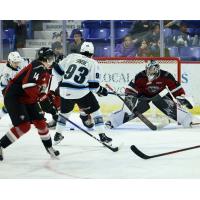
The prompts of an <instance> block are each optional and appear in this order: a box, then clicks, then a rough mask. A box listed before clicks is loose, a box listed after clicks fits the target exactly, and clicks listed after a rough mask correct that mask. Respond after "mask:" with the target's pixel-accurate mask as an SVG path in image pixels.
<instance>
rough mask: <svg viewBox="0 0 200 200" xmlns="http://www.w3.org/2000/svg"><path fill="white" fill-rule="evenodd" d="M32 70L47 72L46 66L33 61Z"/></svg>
mask: <svg viewBox="0 0 200 200" xmlns="http://www.w3.org/2000/svg"><path fill="white" fill-rule="evenodd" d="M31 64H32V69H33V71H34V72H40V73H41V72H44V71H46V68H45V66H44V65H42V64H41V63H40V62H38V61H33V62H32V63H31Z"/></svg>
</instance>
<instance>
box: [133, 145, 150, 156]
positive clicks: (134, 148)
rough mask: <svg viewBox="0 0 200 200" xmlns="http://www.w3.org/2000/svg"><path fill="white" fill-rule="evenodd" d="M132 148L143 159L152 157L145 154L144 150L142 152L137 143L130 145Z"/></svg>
mask: <svg viewBox="0 0 200 200" xmlns="http://www.w3.org/2000/svg"><path fill="white" fill-rule="evenodd" d="M130 149H131V151H133V153H135V154H136V155H137V156H139V157H140V158H142V159H145V160H147V159H150V158H151V156H148V155H146V154H144V153H143V152H141V151H140V150H139V149H138V148H137V147H136V146H135V145H132V146H131V147H130Z"/></svg>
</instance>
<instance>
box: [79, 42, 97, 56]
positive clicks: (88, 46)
mask: <svg viewBox="0 0 200 200" xmlns="http://www.w3.org/2000/svg"><path fill="white" fill-rule="evenodd" d="M80 53H82V54H88V55H93V54H94V45H93V43H92V42H83V44H82V45H81V49H80Z"/></svg>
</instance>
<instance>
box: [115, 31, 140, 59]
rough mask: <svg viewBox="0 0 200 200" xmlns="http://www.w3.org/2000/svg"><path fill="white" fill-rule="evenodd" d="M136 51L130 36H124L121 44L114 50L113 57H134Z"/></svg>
mask: <svg viewBox="0 0 200 200" xmlns="http://www.w3.org/2000/svg"><path fill="white" fill-rule="evenodd" d="M136 53H137V49H136V47H135V44H134V42H133V39H132V36H131V35H126V36H125V37H124V39H123V42H122V43H121V44H117V46H116V48H115V56H121V57H129V56H136Z"/></svg>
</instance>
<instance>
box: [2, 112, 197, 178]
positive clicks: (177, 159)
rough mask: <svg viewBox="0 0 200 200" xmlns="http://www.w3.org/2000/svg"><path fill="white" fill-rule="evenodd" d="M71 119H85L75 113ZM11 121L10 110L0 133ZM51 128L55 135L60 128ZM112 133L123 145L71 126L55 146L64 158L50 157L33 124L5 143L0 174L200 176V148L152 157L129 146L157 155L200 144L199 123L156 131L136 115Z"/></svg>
mask: <svg viewBox="0 0 200 200" xmlns="http://www.w3.org/2000/svg"><path fill="white" fill-rule="evenodd" d="M71 120H72V121H75V122H76V123H77V124H79V125H81V122H80V119H79V118H78V116H77V115H76V114H73V116H72V117H71ZM10 124H11V122H10V120H9V117H8V116H6V117H5V118H3V119H2V120H1V121H0V136H3V135H4V134H5V133H6V131H7V130H8V129H9V126H10ZM50 133H51V135H52V137H53V136H54V133H55V131H54V130H51V131H50ZM91 133H93V132H91ZM107 135H108V136H110V137H112V138H113V145H118V144H121V143H123V146H122V148H121V149H120V151H118V152H116V153H113V152H112V151H110V150H109V149H107V148H105V147H102V146H101V144H99V143H98V142H97V141H95V140H94V139H93V138H91V137H89V136H88V135H86V134H85V133H82V132H81V131H78V130H75V131H66V133H64V136H65V138H64V140H63V141H62V143H61V144H60V145H58V146H55V148H56V149H58V150H59V151H60V153H61V156H60V158H59V160H51V159H50V158H49V155H48V154H47V153H46V151H45V149H44V147H43V145H42V143H41V141H40V138H39V136H38V134H37V131H36V129H35V128H32V129H31V131H29V133H28V134H26V135H24V136H23V137H22V138H20V139H19V140H18V141H17V142H16V143H14V144H13V145H11V146H10V147H8V148H7V149H4V161H3V162H0V178H18V179H19V178H43V179H46V178H70V179H71V178H106V179H107V178H108V179H111V178H119V179H122V178H126V179H127V178H131V179H135V178H145V179H147V178H185V179H186V178H198V179H199V178H200V159H199V157H200V148H199V149H194V150H189V151H185V152H181V153H177V154H173V155H169V156H163V157H160V158H154V159H149V160H143V159H141V158H139V157H137V156H136V155H135V154H134V153H133V152H132V151H131V150H130V146H131V145H132V144H134V145H136V146H137V147H138V148H140V149H141V150H142V151H143V152H144V153H146V154H148V155H152V154H158V153H163V152H166V151H172V150H176V149H179V148H185V147H190V146H196V145H200V127H197V126H196V127H195V128H190V129H184V128H182V127H180V126H177V125H175V124H170V125H168V126H167V127H165V128H164V129H163V130H160V131H151V130H149V129H148V128H147V127H146V126H145V125H144V124H142V123H138V122H134V121H133V122H131V123H128V124H126V125H124V126H122V127H120V128H118V129H116V130H111V131H110V130H108V131H107Z"/></svg>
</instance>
